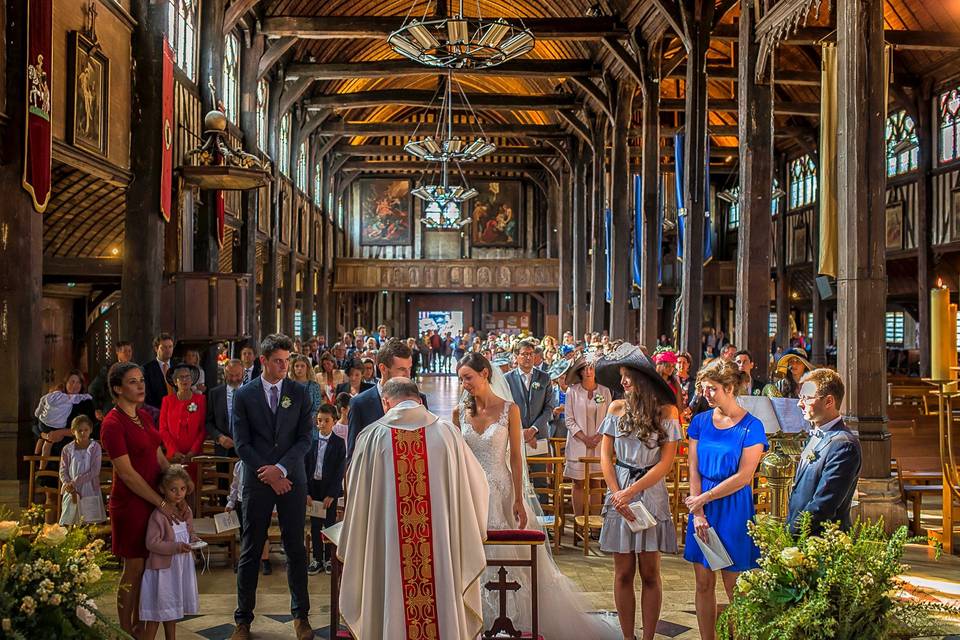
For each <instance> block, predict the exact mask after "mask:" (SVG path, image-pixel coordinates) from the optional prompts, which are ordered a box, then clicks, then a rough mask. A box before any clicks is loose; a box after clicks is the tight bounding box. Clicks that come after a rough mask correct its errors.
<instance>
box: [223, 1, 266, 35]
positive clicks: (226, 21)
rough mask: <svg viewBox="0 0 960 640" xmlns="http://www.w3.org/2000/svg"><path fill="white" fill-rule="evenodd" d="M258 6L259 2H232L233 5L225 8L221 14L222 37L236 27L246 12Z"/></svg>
mask: <svg viewBox="0 0 960 640" xmlns="http://www.w3.org/2000/svg"><path fill="white" fill-rule="evenodd" d="M258 4H260V0H233V3H232V4H231V5H230V6H229V7H227V10H226V11H225V12H224V14H223V35H227V34H228V33H230V32H231V31H233V28H234V27H235V26H237V23H238V22H240V18H242V17H243V16H244V15H245V14H246V13H247V12H248V11H250V10H251V9H253V8H254V7H255V6H257V5H258Z"/></svg>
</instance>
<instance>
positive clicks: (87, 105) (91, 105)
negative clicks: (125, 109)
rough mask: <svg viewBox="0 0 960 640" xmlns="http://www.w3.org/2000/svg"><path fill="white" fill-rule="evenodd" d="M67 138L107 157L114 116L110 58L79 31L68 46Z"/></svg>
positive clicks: (80, 146)
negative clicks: (110, 127) (111, 104)
mask: <svg viewBox="0 0 960 640" xmlns="http://www.w3.org/2000/svg"><path fill="white" fill-rule="evenodd" d="M67 57H68V63H67V64H68V65H69V66H68V67H67V69H68V77H67V139H68V141H69V142H70V144H72V145H73V146H75V147H79V148H81V149H85V150H87V151H90V152H92V153H95V154H97V155H100V156H103V157H106V155H107V143H108V139H109V137H110V136H109V127H108V123H109V116H110V113H109V112H110V99H109V96H110V61H109V60H108V59H107V56H105V55H104V54H103V50H102V49H101V48H100V45H99V44H94V43H92V42H90V41H89V40H87V38H85V37H84V36H83V35H82V34H81V33H78V32H77V31H71V32H70V40H69V42H68V46H67Z"/></svg>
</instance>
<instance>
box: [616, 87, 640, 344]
mask: <svg viewBox="0 0 960 640" xmlns="http://www.w3.org/2000/svg"><path fill="white" fill-rule="evenodd" d="M635 90H636V85H634V84H633V83H632V82H629V81H626V80H621V81H620V82H619V84H618V87H617V104H616V110H615V112H614V120H615V124H614V126H613V140H612V158H611V170H610V171H611V174H612V177H613V180H612V182H613V186H612V187H611V191H612V193H611V198H610V204H611V210H612V212H613V234H612V235H613V243H612V244H613V246H612V247H611V248H612V255H611V256H610V271H611V273H610V290H611V294H612V295H611V301H610V338H611V339H621V340H629V339H631V338H632V336H630V335H628V324H629V323H628V319H627V315H628V314H629V313H630V300H629V298H630V288H631V286H632V282H633V274H632V273H631V260H630V246H631V244H632V243H631V237H630V236H631V235H632V230H633V219H632V218H633V216H632V215H631V211H630V190H631V188H632V186H633V185H632V182H633V181H632V180H631V179H630V148H629V147H628V145H627V131H628V130H629V129H630V124H631V115H632V111H633V94H634V92H635Z"/></svg>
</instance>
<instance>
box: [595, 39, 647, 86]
mask: <svg viewBox="0 0 960 640" xmlns="http://www.w3.org/2000/svg"><path fill="white" fill-rule="evenodd" d="M603 44H604V46H605V47H606V48H607V50H609V51H610V53H611V54H612V55H613V57H614V58H615V59H616V60H617V62H619V63H620V64H621V65H623V68H624V69H626V70H627V73H628V74H630V77H631V78H633V81H634V82H636V83H637V85H638V86H639V85H641V84H643V69H641V68H640V63H639V62H637V59H636V58H634V57H633V56H632V55H630V52H629V51H627V48H626V47H625V46H624V44H623V43H622V42H620V41H619V40H617V39H615V38H604V39H603Z"/></svg>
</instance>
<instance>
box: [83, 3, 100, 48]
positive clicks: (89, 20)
mask: <svg viewBox="0 0 960 640" xmlns="http://www.w3.org/2000/svg"><path fill="white" fill-rule="evenodd" d="M83 35H85V36H86V37H87V40H89V41H90V42H92V43H93V44H97V43H98V39H97V2H96V0H90V2H88V3H87V4H86V6H84V7H83Z"/></svg>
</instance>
